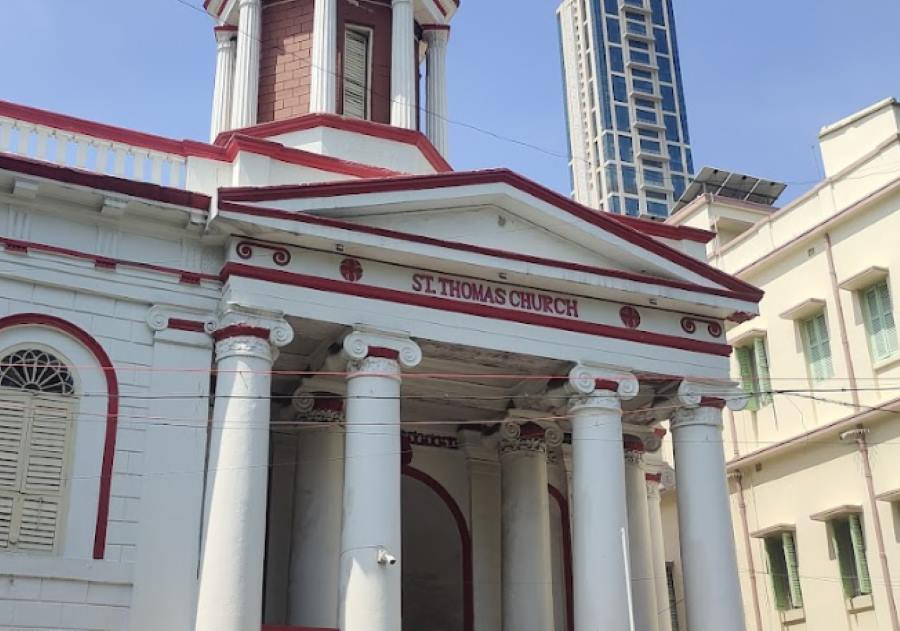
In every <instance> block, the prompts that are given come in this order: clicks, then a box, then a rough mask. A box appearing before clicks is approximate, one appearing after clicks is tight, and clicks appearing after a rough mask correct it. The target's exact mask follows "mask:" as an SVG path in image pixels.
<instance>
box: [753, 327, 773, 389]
mask: <svg viewBox="0 0 900 631" xmlns="http://www.w3.org/2000/svg"><path fill="white" fill-rule="evenodd" d="M753 359H754V363H755V364H756V381H757V383H758V384H759V394H758V395H757V400H758V401H759V405H760V406H763V405H768V404H769V403H771V402H772V380H771V379H770V378H769V356H768V354H767V353H766V340H765V338H762V337H758V338H756V339H754V340H753Z"/></svg>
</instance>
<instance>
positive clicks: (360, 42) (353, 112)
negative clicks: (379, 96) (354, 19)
mask: <svg viewBox="0 0 900 631" xmlns="http://www.w3.org/2000/svg"><path fill="white" fill-rule="evenodd" d="M344 116H350V117H352V118H368V117H369V35H368V34H367V33H366V32H364V31H358V30H355V29H349V28H348V29H346V30H345V31H344Z"/></svg>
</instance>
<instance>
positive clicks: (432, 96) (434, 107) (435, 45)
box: [424, 26, 449, 157]
mask: <svg viewBox="0 0 900 631" xmlns="http://www.w3.org/2000/svg"><path fill="white" fill-rule="evenodd" d="M448 36H449V30H448V29H447V28H442V27H439V26H429V27H425V29H424V37H425V41H426V43H427V44H428V48H427V50H426V53H425V72H426V79H425V109H426V116H425V120H426V133H427V134H428V139H429V140H430V141H431V144H433V145H434V147H435V149H437V150H438V152H439V153H440V154H441V155H442V156H444V157H446V156H447V40H448Z"/></svg>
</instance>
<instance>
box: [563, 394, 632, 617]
mask: <svg viewBox="0 0 900 631" xmlns="http://www.w3.org/2000/svg"><path fill="white" fill-rule="evenodd" d="M570 407H571V409H572V413H573V418H572V468H573V471H572V487H573V488H572V496H573V506H572V512H573V515H574V524H573V546H572V547H573V550H572V562H573V570H574V589H575V631H596V630H597V629H622V630H627V629H629V628H630V615H629V611H628V594H627V592H626V573H625V554H624V550H623V548H622V533H623V532H626V531H627V526H628V516H627V509H626V504H625V458H624V455H623V452H622V412H621V408H620V405H619V400H618V398H617V397H616V395H615V393H614V392H612V391H607V390H599V391H597V392H595V393H594V394H592V395H585V396H582V397H575V398H574V399H573V404H570Z"/></svg>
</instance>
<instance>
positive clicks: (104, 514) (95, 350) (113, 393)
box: [0, 313, 119, 559]
mask: <svg viewBox="0 0 900 631" xmlns="http://www.w3.org/2000/svg"><path fill="white" fill-rule="evenodd" d="M26 325H28V326H45V327H49V328H51V329H57V330H59V331H62V332H63V333H65V334H67V335H69V336H70V337H73V338H75V339H76V340H77V341H79V342H81V343H82V344H83V345H84V346H85V347H86V348H87V349H88V351H90V353H91V355H93V356H94V359H96V360H97V363H98V364H100V367H101V369H102V370H103V376H104V377H105V378H106V436H105V439H104V441H103V461H102V464H101V467H100V499H99V501H98V503H97V526H96V528H95V529H94V558H95V559H102V558H103V554H104V552H105V549H106V526H107V521H108V520H109V494H110V485H111V482H112V468H113V456H114V455H115V452H116V426H117V425H118V418H119V381H118V379H117V378H116V370H115V368H114V367H113V364H112V361H111V360H110V358H109V355H107V354H106V351H105V350H103V347H102V346H100V343H99V342H97V340H95V339H94V338H93V337H92V336H91V335H90V333H88V332H87V331H85V330H84V329H82V328H80V327H78V326H76V325H74V324H72V323H71V322H69V321H67V320H63V319H62V318H57V317H55V316H51V315H44V314H41V313H17V314H14V315H10V316H6V317H5V318H0V331H2V330H4V329H8V328H11V327H14V326H26Z"/></svg>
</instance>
